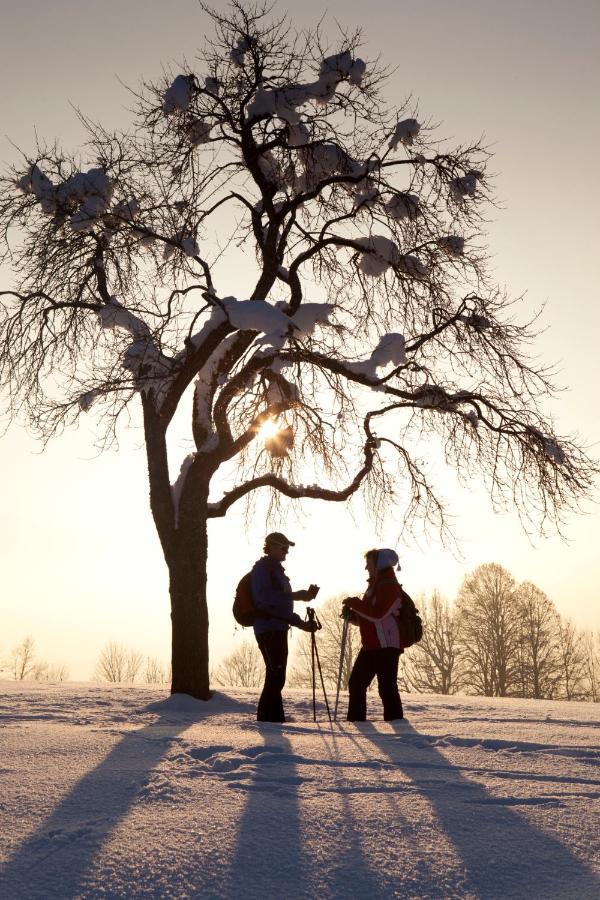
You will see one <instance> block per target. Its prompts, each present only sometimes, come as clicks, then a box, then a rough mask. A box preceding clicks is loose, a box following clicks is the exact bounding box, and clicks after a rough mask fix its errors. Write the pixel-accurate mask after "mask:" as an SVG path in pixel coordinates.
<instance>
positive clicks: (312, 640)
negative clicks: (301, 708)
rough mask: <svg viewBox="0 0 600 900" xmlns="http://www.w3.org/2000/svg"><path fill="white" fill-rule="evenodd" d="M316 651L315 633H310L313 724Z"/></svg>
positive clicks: (315, 703)
mask: <svg viewBox="0 0 600 900" xmlns="http://www.w3.org/2000/svg"><path fill="white" fill-rule="evenodd" d="M306 612H307V615H308V614H309V613H311V612H312V610H311V609H307V611H306ZM308 620H309V622H310V621H311V616H310V615H308ZM316 649H317V643H316V641H315V633H314V631H311V633H310V663H311V672H312V694H313V722H316V721H317V683H316V679H315V651H316Z"/></svg>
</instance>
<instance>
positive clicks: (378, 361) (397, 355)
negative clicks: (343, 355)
mask: <svg viewBox="0 0 600 900" xmlns="http://www.w3.org/2000/svg"><path fill="white" fill-rule="evenodd" d="M406 361H407V360H406V341H405V338H404V335H403V334H396V333H393V332H392V333H390V334H384V335H383V337H381V338H380V339H379V343H378V344H377V346H376V347H375V349H374V350H373V352H372V353H371V355H370V357H369V358H368V359H364V360H361V361H360V362H352V363H346V368H347V369H349V371H350V372H353V373H354V374H355V375H366V376H367V378H370V379H372V380H375V379H377V378H378V373H377V370H378V369H383V368H385V366H387V365H389V364H390V363H391V364H392V365H393V367H394V368H397V367H398V366H405V365H406Z"/></svg>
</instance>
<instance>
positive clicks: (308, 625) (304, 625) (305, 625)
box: [298, 619, 319, 634]
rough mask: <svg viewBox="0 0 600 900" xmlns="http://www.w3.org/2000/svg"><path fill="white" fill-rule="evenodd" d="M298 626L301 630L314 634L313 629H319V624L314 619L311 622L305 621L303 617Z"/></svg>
mask: <svg viewBox="0 0 600 900" xmlns="http://www.w3.org/2000/svg"><path fill="white" fill-rule="evenodd" d="M298 628H299V629H300V630H301V631H308V633H309V634H314V632H315V631H318V630H319V626H318V625H317V623H316V622H315V621H314V620H313V621H312V622H305V621H304V620H303V619H301V620H300V624H299V625H298Z"/></svg>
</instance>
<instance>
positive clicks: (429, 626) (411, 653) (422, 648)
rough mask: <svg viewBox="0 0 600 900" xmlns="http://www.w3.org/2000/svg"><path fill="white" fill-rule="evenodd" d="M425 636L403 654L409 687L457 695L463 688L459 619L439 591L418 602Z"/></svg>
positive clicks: (404, 669) (405, 674)
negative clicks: (461, 680) (461, 683)
mask: <svg viewBox="0 0 600 900" xmlns="http://www.w3.org/2000/svg"><path fill="white" fill-rule="evenodd" d="M417 606H418V607H419V611H420V614H421V617H422V619H423V637H422V639H421V641H420V642H419V643H418V644H414V645H413V646H412V647H410V648H409V649H408V650H407V652H406V654H405V655H404V667H403V671H404V676H405V678H406V682H407V685H408V687H409V689H410V690H416V691H430V692H432V693H434V694H454V693H456V691H458V690H460V652H459V627H458V618H457V616H456V615H455V612H454V609H453V607H452V606H451V605H450V604H449V603H448V601H447V600H445V599H444V598H443V597H442V596H441V594H440V593H439V592H438V591H434V592H433V594H432V595H431V598H430V599H429V600H426V599H425V598H423V599H422V600H420V601H417Z"/></svg>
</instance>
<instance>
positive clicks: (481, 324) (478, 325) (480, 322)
mask: <svg viewBox="0 0 600 900" xmlns="http://www.w3.org/2000/svg"><path fill="white" fill-rule="evenodd" d="M456 318H457V320H458V321H459V322H464V323H465V325H469V326H470V327H471V328H474V329H475V331H485V330H486V329H487V328H491V327H492V323H491V322H490V320H489V319H488V318H487V316H482V315H481V313H476V312H468V313H461V314H460V315H459V316H457V317H456Z"/></svg>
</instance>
